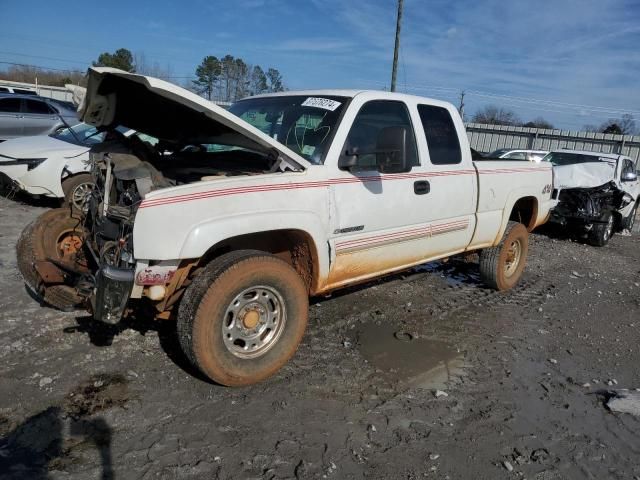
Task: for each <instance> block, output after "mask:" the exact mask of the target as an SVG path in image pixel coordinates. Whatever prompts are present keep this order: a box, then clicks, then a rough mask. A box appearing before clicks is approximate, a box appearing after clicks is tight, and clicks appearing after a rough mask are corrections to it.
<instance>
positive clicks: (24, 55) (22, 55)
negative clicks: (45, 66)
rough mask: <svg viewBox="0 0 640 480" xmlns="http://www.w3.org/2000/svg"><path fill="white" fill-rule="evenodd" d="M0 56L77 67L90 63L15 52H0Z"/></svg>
mask: <svg viewBox="0 0 640 480" xmlns="http://www.w3.org/2000/svg"><path fill="white" fill-rule="evenodd" d="M0 54H3V55H15V56H17V57H28V58H40V59H42V60H51V61H54V62H67V63H77V64H79V65H89V64H90V63H91V62H79V61H78V60H67V59H65V58H55V57H45V56H43V55H27V54H25V53H16V52H3V51H0Z"/></svg>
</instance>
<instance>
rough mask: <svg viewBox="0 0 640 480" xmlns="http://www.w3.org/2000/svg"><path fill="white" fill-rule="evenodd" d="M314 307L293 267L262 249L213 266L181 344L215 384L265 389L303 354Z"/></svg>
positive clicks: (186, 319) (188, 305) (191, 305)
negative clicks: (302, 345) (264, 382)
mask: <svg viewBox="0 0 640 480" xmlns="http://www.w3.org/2000/svg"><path fill="white" fill-rule="evenodd" d="M308 302H309V300H308V292H307V289H306V285H305V283H304V282H303V280H302V278H301V277H300V275H298V273H297V272H296V271H295V270H294V269H293V268H292V267H291V266H290V265H289V264H288V263H286V262H284V261H282V260H280V259H279V258H276V257H274V256H273V255H270V254H268V253H264V252H259V251H254V250H243V251H236V252H231V253H228V254H225V255H223V256H221V257H219V258H217V259H215V260H213V261H212V262H211V263H210V264H209V265H207V267H206V268H205V269H204V270H203V271H202V272H201V273H200V274H198V275H197V276H196V277H195V279H194V281H193V283H192V284H191V285H190V286H189V287H188V289H187V291H186V292H185V295H184V297H183V299H182V301H181V304H180V308H179V311H178V335H179V338H180V344H181V346H182V349H183V350H184V352H185V354H186V355H187V357H189V359H190V360H191V362H192V363H193V364H194V365H195V366H196V367H198V368H199V369H200V371H202V372H203V373H204V374H205V375H206V376H207V377H209V378H211V379H212V380H214V381H216V382H218V383H220V384H222V385H228V386H241V385H249V384H253V383H257V382H260V381H262V380H264V379H266V378H268V377H270V376H271V375H273V374H274V373H275V372H277V371H278V370H279V369H280V368H281V367H282V366H283V365H284V364H285V363H286V362H287V361H288V360H289V359H290V358H291V357H292V356H293V354H294V353H295V351H296V349H297V347H298V344H299V343H300V340H301V339H302V336H303V334H304V330H305V328H306V325H307V316H308Z"/></svg>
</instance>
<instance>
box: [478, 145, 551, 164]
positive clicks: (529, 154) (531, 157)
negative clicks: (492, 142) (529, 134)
mask: <svg viewBox="0 0 640 480" xmlns="http://www.w3.org/2000/svg"><path fill="white" fill-rule="evenodd" d="M547 153H549V151H548V150H518V149H512V148H500V149H499V150H496V151H495V152H492V153H490V154H489V155H487V158H492V159H493V158H496V159H501V160H524V161H527V162H536V163H540V162H541V161H542V159H543V158H544V156H545V155H546V154H547Z"/></svg>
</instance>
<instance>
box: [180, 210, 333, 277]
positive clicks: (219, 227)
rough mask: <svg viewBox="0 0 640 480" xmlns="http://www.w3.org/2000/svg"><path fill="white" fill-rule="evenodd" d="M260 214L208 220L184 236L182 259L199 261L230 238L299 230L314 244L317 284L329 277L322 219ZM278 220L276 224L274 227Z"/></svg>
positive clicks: (296, 214)
mask: <svg viewBox="0 0 640 480" xmlns="http://www.w3.org/2000/svg"><path fill="white" fill-rule="evenodd" d="M268 213H269V214H268V215H265V212H262V213H260V214H254V213H245V214H241V215H237V214H236V215H230V216H227V217H218V218H216V219H213V220H207V221H204V222H202V223H199V224H198V225H196V226H195V227H193V228H192V229H191V230H190V231H189V233H188V234H187V235H186V236H185V239H184V242H183V244H182V248H181V250H180V253H179V258H200V257H202V256H203V255H204V254H205V253H206V252H207V251H208V250H209V249H210V248H211V247H213V246H215V245H217V244H218V243H220V242H222V241H224V240H227V239H229V238H233V237H237V236H239V235H246V234H252V233H262V232H269V231H277V230H299V231H301V232H304V233H306V234H307V235H309V237H310V238H311V239H312V240H313V243H314V245H312V246H311V248H313V249H315V254H316V256H317V260H318V272H316V277H317V278H316V280H319V279H321V278H326V277H327V275H328V273H329V263H330V260H329V249H328V247H327V245H328V243H327V236H326V233H325V232H326V228H323V222H322V220H321V218H320V217H319V216H318V215H316V214H315V213H312V212H309V211H293V212H292V211H290V210H289V211H272V212H268ZM274 218H276V219H277V224H276V223H274Z"/></svg>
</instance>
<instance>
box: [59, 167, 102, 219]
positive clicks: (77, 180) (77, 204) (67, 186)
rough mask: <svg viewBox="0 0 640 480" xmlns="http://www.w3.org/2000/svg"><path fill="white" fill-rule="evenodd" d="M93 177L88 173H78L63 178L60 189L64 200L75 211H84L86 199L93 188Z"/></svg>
mask: <svg viewBox="0 0 640 480" xmlns="http://www.w3.org/2000/svg"><path fill="white" fill-rule="evenodd" d="M94 187H95V183H94V182H93V177H92V176H91V175H90V174H88V173H80V174H78V175H74V176H72V177H68V178H66V179H64V181H63V182H62V191H63V192H64V202H65V203H66V204H68V205H71V207H72V208H73V209H74V210H75V211H77V212H84V211H86V209H87V201H88V200H89V196H90V195H91V191H92V190H93V189H94Z"/></svg>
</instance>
